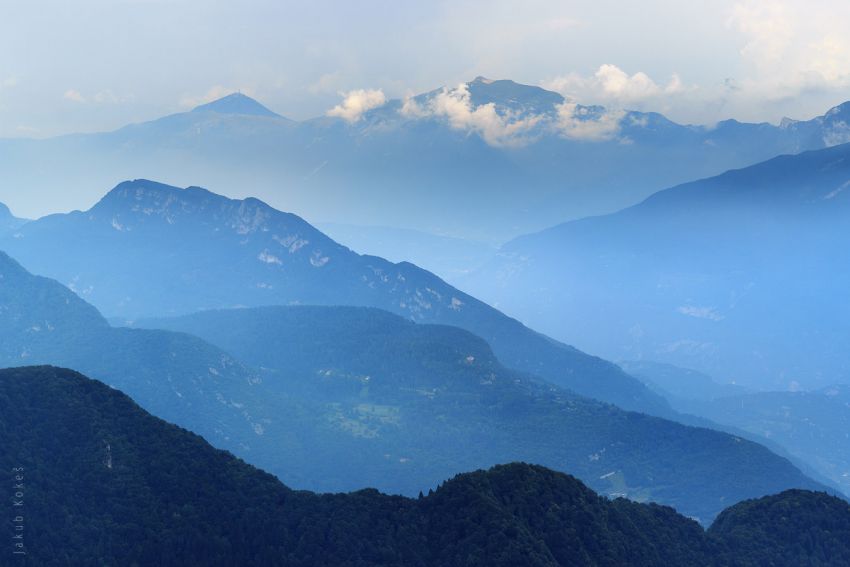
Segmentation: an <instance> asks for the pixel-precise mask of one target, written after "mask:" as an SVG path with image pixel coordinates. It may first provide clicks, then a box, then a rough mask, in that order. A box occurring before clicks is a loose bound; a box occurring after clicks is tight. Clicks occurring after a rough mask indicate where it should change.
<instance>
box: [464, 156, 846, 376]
mask: <svg viewBox="0 0 850 567" xmlns="http://www.w3.org/2000/svg"><path fill="white" fill-rule="evenodd" d="M848 220H850V144H844V145H840V146H835V147H831V148H827V149H822V150H816V151H810V152H804V153H801V154H798V155H793V156H780V157H777V158H774V159H771V160H768V161H766V162H763V163H760V164H757V165H754V166H750V167H747V168H743V169H739V170H733V171H729V172H727V173H724V174H722V175H720V176H717V177H712V178H708V179H703V180H700V181H695V182H692V183H687V184H684V185H681V186H677V187H674V188H671V189H668V190H665V191H661V192H659V193H656V194H655V195H653V196H652V197H650V198H648V199H646V200H645V201H644V202H643V203H641V204H640V205H636V206H634V207H630V208H628V209H624V210H623V211H620V212H618V213H615V214H611V215H606V216H601V217H590V218H586V219H582V220H579V221H573V222H569V223H565V224H561V225H558V226H555V227H552V228H550V229H548V230H546V231H543V232H539V233H535V234H531V235H527V236H524V237H522V238H518V239H516V240H514V241H512V242H510V243H508V244H506V245H505V246H504V247H502V249H501V251H500V253H499V255H498V256H497V258H496V259H494V260H493V261H491V262H490V263H488V264H487V265H485V266H484V267H483V268H482V269H481V270H479V271H477V272H476V273H474V274H472V275H471V276H470V277H469V278H464V279H462V280H461V284H462V285H463V286H464V287H465V288H467V289H469V290H472V291H473V292H474V293H476V294H477V295H478V296H480V297H482V298H484V299H485V300H487V301H490V302H491V303H493V304H495V305H499V306H500V307H502V308H504V309H505V310H507V311H508V312H510V313H513V314H516V315H518V316H520V317H521V318H522V319H523V320H524V321H526V322H528V324H530V325H532V326H534V327H535V328H538V329H540V330H541V331H543V332H546V333H549V334H550V335H552V336H555V337H558V338H560V339H563V340H567V341H570V342H571V343H573V344H577V345H578V346H579V347H583V348H585V349H589V350H592V351H594V352H598V353H600V354H601V355H603V356H606V357H608V358H612V359H617V360H622V359H633V360H634V359H649V360H657V361H660V362H665V363H669V364H674V365H677V366H681V367H685V368H693V369H696V370H699V371H701V372H704V373H707V374H709V375H713V376H720V377H723V378H724V379H726V380H730V381H731V380H734V381H735V383H737V384H740V385H742V386H747V387H751V388H757V389H771V390H787V389H799V388H802V389H816V388H823V387H826V386H828V385H831V384H835V383H841V382H847V381H848V380H850V357H848V356H847V351H846V349H845V348H844V347H843V345H845V344H846V343H847V341H848V340H850V336H848V333H847V325H846V324H845V323H846V321H847V320H848V318H850V311H848V306H850V298H848V291H847V290H848V289H850V271H848V269H847V266H848V259H850V258H849V257H848V250H850V239H848V233H847V230H846V226H847V221H848ZM588 323H589V324H588ZM579 328H580V329H581V330H580V331H579Z"/></svg>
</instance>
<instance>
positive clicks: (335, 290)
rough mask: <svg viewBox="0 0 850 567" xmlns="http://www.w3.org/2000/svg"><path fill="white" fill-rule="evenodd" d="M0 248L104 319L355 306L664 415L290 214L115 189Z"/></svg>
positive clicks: (598, 366) (197, 193) (612, 377)
mask: <svg viewBox="0 0 850 567" xmlns="http://www.w3.org/2000/svg"><path fill="white" fill-rule="evenodd" d="M0 245H2V247H3V248H4V249H6V250H7V251H9V253H11V254H12V255H13V256H14V257H15V258H17V259H19V260H20V261H21V262H22V263H23V264H24V265H25V266H26V267H27V268H28V269H30V270H31V271H32V272H34V273H38V274H44V275H46V276H49V277H52V278H55V279H57V280H59V281H60V282H63V283H65V284H66V285H68V286H69V287H71V289H73V290H75V291H77V292H78V293H79V294H80V295H81V296H82V297H84V298H85V299H86V300H87V301H90V302H91V303H93V304H94V305H95V306H97V307H98V308H99V309H100V310H101V311H102V312H103V313H104V314H106V315H107V316H109V317H122V318H124V319H134V318H138V317H140V316H156V315H175V314H183V313H190V312H192V311H197V310H200V309H211V308H222V307H237V306H261V305H288V304H318V305H363V306H370V307H379V308H382V309H386V310H388V311H391V312H393V313H396V314H398V315H401V316H403V317H406V318H410V319H412V320H414V321H417V322H424V323H442V324H448V325H454V326H457V327H461V328H464V329H467V330H469V331H471V332H472V333H475V334H477V335H479V336H481V337H482V338H483V339H485V340H486V341H487V342H488V343H489V344H490V345H492V347H493V349H494V351H495V353H496V355H497V356H498V357H499V359H500V360H501V361H502V363H504V364H505V365H506V366H508V367H511V368H515V369H517V370H520V371H524V372H529V373H532V374H535V375H539V376H541V377H542V378H545V379H546V380H549V381H550V382H552V383H554V384H558V385H560V386H563V387H566V388H569V389H571V390H574V391H575V392H577V393H579V394H582V395H586V396H589V397H593V398H597V399H601V400H604V401H608V402H611V403H614V404H617V405H619V406H620V407H623V408H626V409H636V410H641V411H646V412H649V413H654V414H660V415H668V413H669V408H668V407H667V405H666V403H665V402H664V401H663V399H662V398H661V397H660V396H658V395H656V394H654V393H652V392H650V391H649V390H648V389H647V388H646V387H645V386H643V384H642V383H640V382H639V381H638V380H635V379H634V378H632V377H630V376H628V375H627V374H625V373H624V372H623V371H622V370H621V369H620V368H619V367H617V366H616V365H614V364H611V363H609V362H607V361H604V360H601V359H599V358H596V357H593V356H588V355H587V354H584V353H582V352H580V351H578V350H576V349H574V348H573V347H570V346H567V345H565V344H561V343H558V342H556V341H553V340H552V339H550V338H548V337H545V336H543V335H540V334H538V333H536V332H534V331H532V330H530V329H528V328H527V327H525V326H523V325H522V324H521V323H520V322H518V321H516V320H514V319H511V318H509V317H507V316H505V315H504V314H502V313H501V312H499V311H497V310H496V309H493V308H492V307H490V306H488V305H486V304H484V303H482V302H480V301H478V300H476V299H475V298H474V297H471V296H469V295H467V294H465V293H463V292H461V291H459V290H457V289H455V288H454V287H452V286H450V285H448V284H447V283H445V282H444V281H442V280H441V279H440V278H438V277H437V276H435V275H433V274H431V273H429V272H426V271H425V270H422V269H420V268H418V267H416V266H414V265H413V264H410V263H406V262H401V263H398V264H393V263H390V262H388V261H386V260H384V259H382V258H378V257H374V256H361V255H358V254H356V253H354V252H352V251H351V250H349V249H348V248H346V247H345V246H343V245H341V244H338V243H336V242H334V241H333V240H331V239H330V238H328V237H327V236H326V235H324V234H323V233H321V232H320V231H318V230H316V229H315V228H314V227H312V226H311V225H310V224H308V223H307V222H305V221H304V220H303V219H301V218H299V217H298V216H296V215H293V214H289V213H284V212H280V211H277V210H275V209H273V208H271V207H269V206H268V205H266V204H265V203H263V202H261V201H259V200H257V199H246V200H243V201H238V200H230V199H227V198H225V197H222V196H219V195H215V194H213V193H210V192H209V191H207V190H205V189H201V188H197V187H190V188H188V189H185V190H184V189H178V188H176V187H170V186H167V185H162V184H158V183H154V182H150V181H145V180H137V181H133V182H126V183H122V184H120V185H118V186H117V187H116V188H115V189H113V190H112V191H110V192H109V193H108V194H107V195H106V196H105V197H104V198H103V199H102V200H101V201H100V202H99V203H97V204H96V205H95V206H94V207H92V208H91V209H90V210H88V211H86V212H79V211H76V212H73V213H69V214H65V215H51V216H48V217H45V218H42V219H39V220H36V221H32V222H30V223H28V224H27V225H25V226H23V227H21V228H20V229H19V230H18V231H16V233H15V234H14V235H11V236H8V237H7V238H2V239H0Z"/></svg>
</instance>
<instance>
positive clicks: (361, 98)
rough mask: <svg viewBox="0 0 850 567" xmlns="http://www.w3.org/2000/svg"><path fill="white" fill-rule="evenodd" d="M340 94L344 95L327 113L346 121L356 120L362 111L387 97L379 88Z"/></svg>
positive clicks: (384, 102)
mask: <svg viewBox="0 0 850 567" xmlns="http://www.w3.org/2000/svg"><path fill="white" fill-rule="evenodd" d="M341 94H342V96H343V97H344V98H343V101H342V103H340V104H338V105H336V106H334V107H333V108H332V109H330V110H328V112H327V115H328V116H336V117H337V118H342V119H343V120H345V121H347V122H357V121H358V120H360V118H362V116H363V114H364V113H366V112H368V111H370V110H372V109H373V108H378V107H380V106H383V105H384V104H386V102H387V97H386V95H384V91H382V90H381V89H368V90H367V89H357V90H353V91H348V92H347V93H341Z"/></svg>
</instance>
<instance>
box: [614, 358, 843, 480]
mask: <svg viewBox="0 0 850 567" xmlns="http://www.w3.org/2000/svg"><path fill="white" fill-rule="evenodd" d="M623 367H624V368H625V369H626V370H628V372H629V373H630V374H632V375H633V376H635V377H637V378H638V379H640V380H643V381H644V382H645V383H646V384H647V385H648V386H650V387H651V388H652V389H653V390H654V391H656V392H658V393H659V394H661V395H663V396H664V398H665V399H666V400H667V401H669V402H670V404H671V405H672V406H673V407H674V408H675V409H676V410H678V411H680V412H683V413H685V414H690V415H697V416H701V417H704V418H706V419H709V420H711V421H712V422H713V423H715V424H720V425H725V426H729V427H733V428H734V431H735V432H737V433H738V434H740V432H747V433H749V434H751V435H755V437H750V439H751V440H754V441H756V442H759V441H760V440H761V442H764V443H770V444H771V448H772V449H774V450H776V447H774V446H773V445H772V444H773V443H776V444H777V445H779V447H781V448H783V449H784V450H785V451H787V452H788V454H789V455H792V456H793V457H795V458H796V459H797V460H798V461H800V462H803V463H805V464H806V465H808V467H811V469H812V470H814V471H816V473H817V474H818V475H821V476H822V477H824V478H826V479H829V482H831V483H833V484H835V485H836V486H839V487H840V488H841V489H842V490H843V491H844V493H845V494H850V452H848V450H849V449H850V386H848V385H846V384H836V385H834V386H828V387H826V388H823V389H820V390H812V391H798V392H788V391H780V392H760V391H752V390H748V389H746V388H742V387H741V386H737V385H734V384H719V383H717V382H715V381H714V380H713V379H712V378H711V377H710V376H707V375H705V374H702V373H699V372H696V371H694V370H687V369H681V368H677V367H674V366H671V365H668V364H657V363H651V362H628V363H624V364H623ZM807 472H808V471H807Z"/></svg>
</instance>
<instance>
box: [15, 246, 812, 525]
mask: <svg viewBox="0 0 850 567" xmlns="http://www.w3.org/2000/svg"><path fill="white" fill-rule="evenodd" d="M0 273H2V275H3V278H2V282H3V285H2V287H0V290H2V298H0V304H2V305H3V308H4V313H5V314H6V315H7V316H6V317H4V319H3V325H2V327H0V345H2V352H0V365H2V366H21V365H27V364H57V365H58V364H62V365H66V366H71V367H76V368H80V369H85V371H86V372H89V373H91V374H92V375H93V376H96V377H98V378H99V379H101V380H103V381H105V382H106V383H108V384H110V385H111V386H113V387H117V388H120V389H122V390H126V391H127V392H128V393H129V394H131V395H132V396H133V397H134V399H136V400H137V401H138V402H139V403H140V404H141V405H142V406H143V407H144V408H146V409H147V410H149V411H151V412H153V413H155V414H157V415H162V416H164V417H165V416H167V417H168V418H169V419H171V420H173V421H174V422H175V423H176V424H178V425H180V426H182V427H186V428H188V429H190V430H192V431H194V432H196V433H199V434H201V435H203V436H204V437H205V438H207V439H209V441H210V442H212V443H213V444H215V445H216V446H218V447H220V448H224V449H228V450H230V451H232V452H233V453H235V454H237V455H239V456H240V457H242V458H244V459H246V460H247V461H249V462H251V463H252V464H254V465H258V466H262V467H263V468H265V469H266V470H268V471H269V472H272V473H274V474H276V475H277V476H278V477H279V478H281V479H283V480H285V481H286V482H288V483H291V484H293V485H295V486H297V487H299V488H306V487H310V488H313V489H317V490H321V491H340V490H352V489H358V488H363V487H364V486H376V487H379V488H383V489H385V490H389V491H392V492H395V493H399V492H402V493H405V494H408V495H415V494H417V493H418V492H419V491H420V490H427V489H428V488H430V487H433V486H435V485H436V484H437V483H438V482H440V481H441V480H443V479H445V478H447V477H449V476H452V475H454V474H456V473H458V472H460V471H463V470H472V469H475V468H481V467H488V466H491V465H493V464H496V463H499V462H507V461H512V460H517V459H527V460H534V461H536V462H540V463H542V464H550V465H551V466H553V467H556V468H559V469H561V470H570V471H572V472H574V473H575V474H577V475H580V476H581V477H582V478H583V479H585V480H586V481H587V482H589V483H590V484H592V485H593V486H595V487H596V488H597V489H599V490H601V491H604V492H605V493H606V494H620V495H627V496H630V497H632V498H635V499H639V500H646V499H652V500H655V501H659V502H664V503H667V504H671V505H675V506H677V507H678V509H679V510H680V511H681V512H682V513H685V514H688V515H689V516H694V517H698V518H700V520H701V521H703V522H708V521H710V519H711V518H712V517H714V515H716V514H717V513H718V512H720V511H721V509H722V508H723V507H725V506H727V505H728V504H730V503H732V502H737V501H739V500H742V499H744V498H751V497H757V496H762V495H765V494H768V493H772V492H777V491H780V490H783V489H786V488H795V487H796V488H821V485H819V484H818V483H816V482H814V481H812V480H811V479H809V478H807V477H806V476H804V475H803V474H802V473H801V472H800V471H799V470H798V469H796V468H795V467H794V466H792V465H791V463H789V462H788V461H787V460H785V459H783V458H780V457H777V456H776V455H775V454H773V453H771V452H770V451H768V450H767V449H765V448H764V447H762V446H760V445H757V444H755V443H751V442H748V441H745V440H743V439H741V438H739V437H735V436H731V435H727V434H723V433H718V432H714V431H709V430H705V429H697V428H691V427H685V426H683V425H679V424H677V423H672V422H669V421H665V420H662V419H658V418H651V417H647V416H645V415H641V414H635V413H629V412H624V411H622V410H619V409H617V408H615V407H613V406H609V405H607V404H603V403H600V402H595V401H591V400H588V399H585V398H580V397H577V396H575V395H574V394H571V393H569V392H566V391H563V390H560V389H558V388H556V387H554V386H551V385H547V384H544V383H541V382H540V381H538V380H535V379H534V377H531V376H527V375H524V374H520V373H517V372H515V371H511V370H508V369H506V368H505V367H504V366H502V365H501V364H500V363H499V362H498V361H497V360H496V359H495V357H494V356H493V354H492V352H491V351H490V348H489V346H488V345H487V344H486V343H485V342H484V341H482V340H481V339H480V338H478V337H475V336H473V335H471V334H469V333H468V332H466V331H462V330H460V329H457V328H452V327H444V326H439V325H418V324H414V323H412V322H410V321H405V320H404V319H402V318H400V317H398V316H396V315H392V314H390V313H387V312H384V311H380V310H376V309H364V308H343V307H288V308H287V307H272V308H259V309H257V310H245V309H240V310H236V311H234V312H211V313H208V314H203V315H199V317H207V318H209V319H201V320H202V321H206V326H207V330H205V331H203V333H202V334H204V335H206V334H207V333H210V336H212V337H215V338H216V340H217V341H219V342H220V343H221V344H223V345H224V344H226V345H227V346H226V349H221V348H220V347H217V346H213V345H212V344H210V343H208V342H205V341H204V340H202V339H200V338H197V337H195V336H193V335H190V334H186V333H184V332H172V331H164V330H145V329H126V328H112V327H110V326H109V325H108V324H107V323H106V322H105V321H104V320H103V318H102V317H101V316H100V315H99V313H98V312H97V311H96V310H95V309H94V308H93V307H91V306H90V305H88V304H86V303H85V302H83V301H82V300H80V299H79V298H78V297H77V296H76V295H75V294H73V293H71V292H70V291H69V290H67V289H65V288H63V287H62V286H61V285H59V284H58V283H56V282H55V281H51V280H47V279H44V278H38V277H35V276H31V275H29V274H27V273H26V272H25V271H24V270H23V269H22V268H21V267H20V266H18V265H17V264H16V263H14V262H13V261H11V260H9V259H8V258H6V257H3V261H2V272H0ZM192 317H194V316H190V318H189V319H178V320H177V321H176V322H175V323H174V324H173V325H171V326H172V327H174V328H177V327H178V326H179V324H180V323H183V324H186V325H189V324H191V323H192V321H193V320H194V319H192ZM160 326H168V325H166V324H165V323H163V324H161V325H160ZM227 326H229V329H227V328H225V327H227ZM183 330H189V329H183ZM214 331H217V332H218V333H227V332H235V335H229V336H231V337H234V336H235V338H236V339H238V341H244V340H245V339H247V338H250V339H252V340H253V341H254V342H255V343H256V345H257V348H253V347H252V348H251V349H245V348H242V347H243V346H244V342H235V343H232V344H231V341H227V340H225V339H227V337H228V335H226V334H225V335H224V336H217V335H215V334H214ZM275 337H279V338H275ZM264 350H267V351H268V352H265V353H264V352H263V351H264ZM226 353H227V354H226ZM232 353H239V354H236V355H234V354H232ZM276 353H278V354H276ZM287 353H288V354H287ZM243 356H244V360H242V357H243ZM284 359H289V360H288V361H286V360H284ZM252 367H253V368H254V369H252ZM341 462H344V463H345V466H344V467H341V466H340V463H341Z"/></svg>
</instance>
